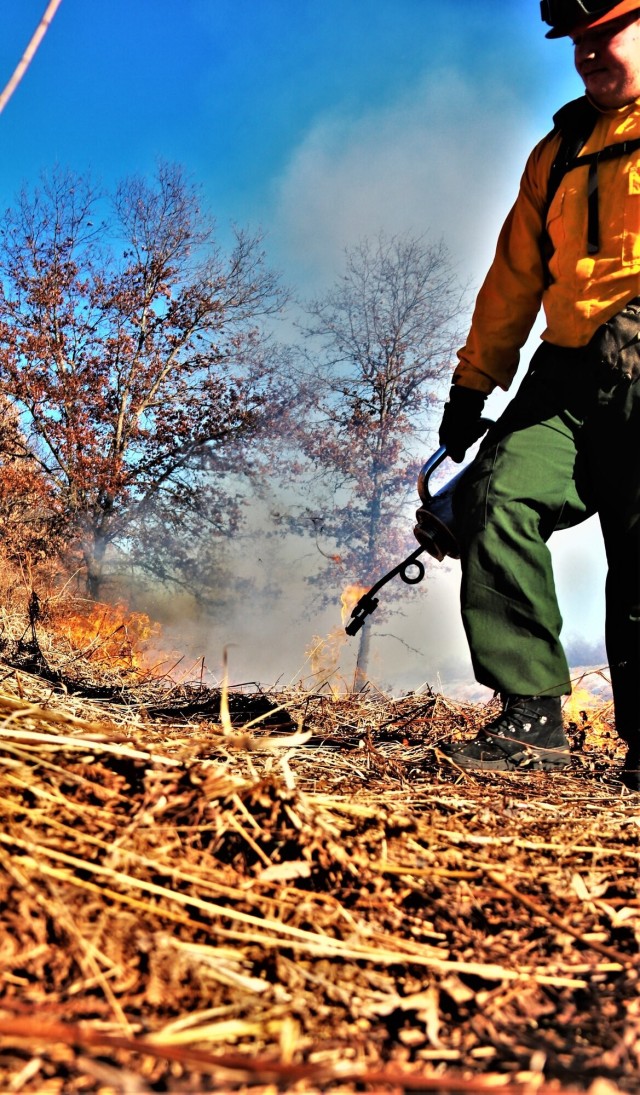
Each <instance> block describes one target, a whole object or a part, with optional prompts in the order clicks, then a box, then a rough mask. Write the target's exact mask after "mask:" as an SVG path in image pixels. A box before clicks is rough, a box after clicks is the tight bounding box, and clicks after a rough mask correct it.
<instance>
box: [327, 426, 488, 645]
mask: <svg viewBox="0 0 640 1095" xmlns="http://www.w3.org/2000/svg"><path fill="white" fill-rule="evenodd" d="M482 424H483V425H484V428H485V430H486V429H488V427H489V426H491V425H493V423H492V422H490V421H489V420H488V419H483V420H482ZM447 455H448V453H447V449H446V447H445V446H444V445H441V446H440V448H439V449H437V451H436V452H434V454H433V456H430V457H429V459H428V460H427V462H426V464H425V465H424V466H423V468H422V469H421V471H420V474H419V476H418V494H419V496H420V501H421V502H422V505H421V506H420V508H419V509H418V510H416V524H415V526H414V529H413V534H414V536H415V538H416V540H417V541H418V543H419V544H420V547H419V548H417V549H416V550H415V551H413V552H412V553H411V555H408V556H407V558H406V559H403V560H402V562H401V563H398V565H397V566H396V567H394V568H393V570H390V571H389V572H388V573H387V574H385V575H384V576H383V577H382V578H380V580H379V581H377V582H376V583H375V585H373V586H372V587H371V589H369V590H368V591H367V592H366V593H364V594H363V596H362V597H361V598H360V600H359V601H358V603H357V604H356V605H355V606H354V608H353V609H352V610H351V619H350V621H349V623H348V624H347V625H346V627H345V631H346V633H347V635H357V634H358V632H359V631H360V628H361V627H363V625H364V623H365V620H366V618H367V616H370V615H371V613H372V612H375V610H376V608H377V607H378V605H379V604H380V602H379V600H378V598H377V596H376V594H377V593H378V591H379V590H380V589H382V587H383V586H385V585H386V584H387V582H390V581H391V579H392V578H395V577H396V575H397V576H398V577H399V578H400V579H401V581H403V582H405V583H406V585H411V586H413V585H417V584H418V582H421V581H422V579H423V578H424V576H425V573H426V569H425V565H424V563H423V562H422V559H421V558H420V556H421V555H424V554H425V553H426V554H427V555H431V556H432V557H433V558H434V559H437V560H438V562H441V561H442V560H443V559H444V558H445V556H447V555H448V556H449V557H450V558H451V559H458V558H459V557H460V550H459V547H458V540H457V537H456V529H455V521H454V517H453V495H454V492H455V490H456V487H457V485H458V483H459V482H460V479H461V478H462V476H463V475H464V474H465V471H466V468H463V469H462V471H459V472H458V474H457V475H455V476H454V477H453V479H451V480H449V482H448V483H446V484H445V486H444V487H442V488H441V490H439V491H438V493H437V494H433V495H432V494H431V492H430V490H429V480H430V479H431V476H432V475H433V473H434V471H435V470H436V468H439V467H440V465H441V463H442V461H443V460H444V459H445V458H446V456H447Z"/></svg>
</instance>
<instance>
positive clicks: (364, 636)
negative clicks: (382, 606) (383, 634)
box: [351, 620, 371, 692]
mask: <svg viewBox="0 0 640 1095" xmlns="http://www.w3.org/2000/svg"><path fill="white" fill-rule="evenodd" d="M370 648H371V626H370V624H369V621H368V620H366V621H365V622H364V624H363V625H362V627H361V629H360V640H359V642H358V657H357V658H356V669H355V673H354V675H353V687H352V689H351V691H352V692H361V691H362V689H363V688H364V686H365V685H366V683H367V679H368V678H367V672H368V669H369V651H370Z"/></svg>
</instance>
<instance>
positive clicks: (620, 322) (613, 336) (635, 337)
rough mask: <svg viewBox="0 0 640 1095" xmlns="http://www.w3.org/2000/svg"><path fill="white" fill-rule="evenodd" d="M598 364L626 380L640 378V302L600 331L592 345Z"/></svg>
mask: <svg viewBox="0 0 640 1095" xmlns="http://www.w3.org/2000/svg"><path fill="white" fill-rule="evenodd" d="M590 345H591V347H592V352H593V353H594V354H595V357H596V361H597V362H598V363H600V364H602V365H604V366H605V367H606V368H607V369H611V370H612V371H613V372H614V373H617V374H618V375H619V376H623V377H624V378H625V379H626V380H631V381H633V380H637V379H638V377H639V376H640V298H638V297H636V299H635V300H630V301H629V303H628V304H625V306H624V308H623V309H622V311H621V312H618V314H617V315H615V316H613V317H612V318H611V319H610V320H609V321H608V322H607V323H603V324H602V326H601V327H598V330H597V331H596V333H595V335H594V336H593V338H592V340H591V343H590Z"/></svg>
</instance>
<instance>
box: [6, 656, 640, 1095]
mask: <svg viewBox="0 0 640 1095" xmlns="http://www.w3.org/2000/svg"><path fill="white" fill-rule="evenodd" d="M89 664H91V663H89ZM77 669H78V666H77V663H76V671H77ZM84 672H85V677H86V678H88V677H89V676H90V671H89V669H88V667H87V665H85V668H84ZM2 675H3V678H4V679H3V681H2V685H1V691H0V762H1V765H2V768H1V776H0V779H1V786H0V809H1V811H2V824H1V825H0V863H1V865H2V874H1V875H0V901H1V908H2V910H3V911H2V921H3V931H2V934H1V935H0V964H1V966H2V971H3V983H4V988H3V995H2V999H1V1001H0V1090H2V1091H22V1092H38V1093H39V1095H40V1093H44V1092H47V1093H54V1092H64V1093H67V1092H72V1093H73V1092H89V1093H91V1092H95V1093H102V1095H108V1093H110V1092H120V1091H127V1092H134V1093H137V1092H152V1091H169V1092H190V1093H193V1092H205V1091H249V1090H252V1091H254V1092H257V1091H261V1092H265V1093H267V1092H269V1093H271V1092H275V1091H277V1090H279V1089H282V1088H286V1089H288V1090H292V1091H300V1092H316V1091H329V1092H356V1091H376V1092H383V1091H384V1092H390V1093H400V1092H404V1091H407V1092H409V1091H423V1092H425V1091H438V1092H449V1093H455V1092H461V1093H462V1092H474V1093H477V1092H487V1091H488V1090H490V1089H491V1090H493V1089H495V1088H496V1087H497V1088H498V1089H499V1090H501V1091H503V1092H509V1093H515V1092H518V1093H522V1095H524V1093H525V1092H537V1093H538V1095H549V1093H550V1092H558V1091H581V1092H582V1091H587V1090H589V1091H590V1092H592V1093H593V1095H607V1093H610V1092H613V1091H617V1090H621V1091H625V1092H627V1091H628V1092H635V1091H637V1090H638V1074H639V1071H640V1004H639V997H638V970H639V964H638V963H639V959H638V954H639V943H640V884H639V881H638V875H639V872H638V865H639V861H640V851H639V843H638V833H639V826H640V796H638V795H632V794H630V793H628V792H625V791H624V790H623V789H622V787H621V785H620V783H618V782H617V781H616V778H615V770H616V764H617V763H619V761H620V759H621V755H620V752H619V746H618V742H617V739H616V737H615V733H614V732H613V730H612V729H611V727H610V724H609V716H610V712H609V709H608V708H607V707H606V705H602V704H600V705H599V706H596V707H595V708H594V707H593V706H590V705H588V704H587V703H586V698H587V697H588V696H590V693H589V688H588V680H585V681H584V682H583V685H584V688H585V695H584V696H583V697H582V702H579V703H578V706H577V708H576V709H575V710H574V711H572V712H571V721H572V727H571V732H572V734H573V740H574V745H575V747H576V754H575V761H574V767H573V768H572V769H571V771H570V772H569V774H566V775H553V776H551V775H546V774H543V773H540V774H532V775H528V776H523V775H518V776H516V775H504V776H500V777H496V776H492V777H490V778H489V777H471V776H469V775H462V774H461V773H460V772H458V771H456V770H455V769H452V768H451V767H450V766H447V765H446V764H444V763H441V761H440V759H439V757H438V752H437V744H438V742H441V741H442V740H443V739H445V738H446V737H448V736H450V735H459V734H461V735H464V734H468V733H471V732H473V730H474V728H475V727H477V726H478V725H479V723H480V722H481V721H484V719H485V718H486V717H487V714H488V712H487V710H486V708H485V707H483V706H480V705H477V704H475V705H474V704H459V703H453V702H451V701H449V700H447V699H446V698H445V697H443V696H440V695H437V694H433V693H430V692H425V693H421V694H418V695H412V696H407V697H404V698H402V699H395V700H394V699H391V698H389V697H387V696H383V695H380V694H377V693H375V692H374V691H373V690H371V691H369V692H367V693H363V694H361V695H359V696H342V697H339V696H334V695H328V694H314V693H310V692H309V691H306V690H303V689H291V690H289V691H285V692H282V693H279V694H278V695H277V696H276V695H270V697H269V706H270V707H271V708H272V709H273V708H278V707H280V708H281V710H280V711H279V712H277V711H276V713H275V715H274V713H273V710H272V712H271V717H270V721H271V727H272V728H271V729H270V730H266V729H265V722H264V719H263V717H262V716H263V714H264V711H263V710H262V708H260V711H259V713H258V715H257V716H256V717H257V720H258V721H256V722H254V723H253V725H249V722H250V721H251V720H250V719H249V718H246V719H245V721H244V724H243V725H232V724H231V722H227V721H226V720H225V721H224V723H223V722H222V721H221V720H220V719H219V718H218V717H216V716H215V715H214V714H212V713H209V714H208V715H206V716H205V715H203V713H202V712H203V711H204V710H207V708H206V705H204V702H203V703H202V704H201V706H200V708H198V707H197V705H196V707H195V708H194V707H193V706H191V707H190V708H189V709H188V710H189V711H191V712H192V713H191V714H185V713H184V711H185V710H187V708H186V707H183V708H182V709H180V708H179V707H178V706H176V705H177V701H178V699H179V698H180V697H179V696H178V694H177V693H178V692H180V689H177V690H176V689H174V690H173V691H171V689H169V690H168V689H167V685H166V682H165V683H162V682H159V681H157V680H155V681H154V680H150V679H148V678H146V679H145V678H140V679H139V681H138V689H139V691H138V692H136V687H135V686H134V684H133V683H132V681H131V680H130V679H129V680H128V682H127V688H126V692H124V691H123V693H122V695H121V696H120V697H119V702H118V703H115V702H110V701H109V702H107V701H106V700H105V699H102V700H101V701H100V702H97V701H95V700H94V701H89V700H87V699H85V698H83V697H82V696H81V695H80V692H79V690H78V689H76V692H75V695H72V696H70V695H64V694H63V693H62V692H61V691H60V688H59V687H58V686H57V687H56V688H54V687H53V685H52V683H51V682H50V681H47V680H46V679H44V678H43V677H42V675H41V674H37V673H32V674H28V673H26V672H24V671H20V670H18V671H16V670H15V669H14V668H12V667H10V666H9V665H5V666H4V671H3V674H2ZM76 681H77V676H76ZM167 690H168V691H169V695H170V699H171V702H167ZM198 690H200V692H201V693H204V691H205V690H204V689H203V687H202V686H193V687H192V688H191V689H189V690H185V688H184V687H183V689H182V692H183V693H185V691H188V698H189V700H190V701H191V703H192V704H193V701H194V697H195V695H196V693H197V692H198ZM183 698H184V696H183ZM204 698H206V697H204V695H202V696H201V699H202V700H203V701H204ZM578 699H579V697H578ZM245 700H246V703H247V705H248V706H247V709H246V713H247V714H250V713H251V711H250V700H251V697H245ZM263 700H264V697H261V701H263ZM154 704H155V708H156V709H157V710H158V711H161V712H164V713H163V714H161V715H155V716H153V715H151V714H150V713H149V712H150V711H151V710H153V708H154ZM259 707H260V705H259ZM177 710H182V711H183V713H182V714H181V715H180V716H179V717H178V716H177V715H176V713H175V712H176V711H177ZM194 710H195V711H196V714H193V711H194ZM279 720H281V722H280V725H279Z"/></svg>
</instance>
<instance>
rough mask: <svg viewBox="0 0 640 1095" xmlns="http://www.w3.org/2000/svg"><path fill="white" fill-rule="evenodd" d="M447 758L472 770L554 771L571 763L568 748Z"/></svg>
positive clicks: (459, 754) (448, 755)
mask: <svg viewBox="0 0 640 1095" xmlns="http://www.w3.org/2000/svg"><path fill="white" fill-rule="evenodd" d="M447 759H448V760H451V761H453V763H454V764H457V766H458V767H459V768H464V769H465V770H468V771H474V772H556V771H559V770H561V769H563V768H568V767H570V765H571V753H570V752H569V750H568V749H535V748H532V747H530V748H529V750H528V751H527V752H526V753H514V754H513V755H512V756H508V755H507V754H505V755H504V756H503V757H496V758H495V759H491V758H489V757H486V758H483V757H479V758H474V757H466V756H465V755H464V753H457V754H456V753H453V754H447Z"/></svg>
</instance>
